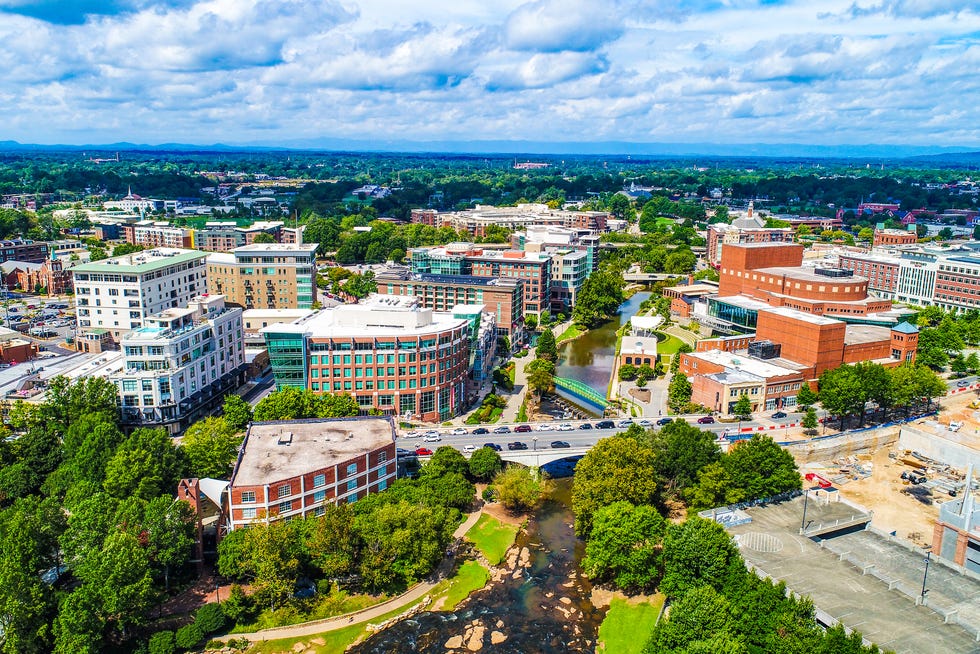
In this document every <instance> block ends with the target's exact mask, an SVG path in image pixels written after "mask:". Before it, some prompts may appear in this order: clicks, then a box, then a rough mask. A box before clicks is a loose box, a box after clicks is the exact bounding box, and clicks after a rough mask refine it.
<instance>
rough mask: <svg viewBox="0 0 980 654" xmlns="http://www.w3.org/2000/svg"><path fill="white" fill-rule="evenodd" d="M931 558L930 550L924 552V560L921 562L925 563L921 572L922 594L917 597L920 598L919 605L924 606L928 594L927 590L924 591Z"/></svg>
mask: <svg viewBox="0 0 980 654" xmlns="http://www.w3.org/2000/svg"><path fill="white" fill-rule="evenodd" d="M931 558H932V550H931V549H930V550H926V558H924V559H923V561H925V564H926V569H925V570H924V571H923V572H922V593H921V594H920V595H919V597H920V600H919V603H920V604H925V602H926V593H928V592H929V591H928V590H926V578H927V577H928V576H929V561H930V559H931Z"/></svg>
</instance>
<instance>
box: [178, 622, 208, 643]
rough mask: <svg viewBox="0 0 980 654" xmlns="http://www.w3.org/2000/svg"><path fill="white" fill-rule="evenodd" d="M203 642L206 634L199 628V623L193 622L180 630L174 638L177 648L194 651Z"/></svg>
mask: <svg viewBox="0 0 980 654" xmlns="http://www.w3.org/2000/svg"><path fill="white" fill-rule="evenodd" d="M202 640H204V632H203V631H202V630H201V628H200V627H199V626H197V623H193V622H192V623H191V624H185V625H184V626H183V627H181V628H180V629H178V630H177V634H176V636H175V637H174V642H175V643H177V646H178V647H182V648H184V649H194V648H195V647H196V646H197V644H198V643H200V642H201V641H202Z"/></svg>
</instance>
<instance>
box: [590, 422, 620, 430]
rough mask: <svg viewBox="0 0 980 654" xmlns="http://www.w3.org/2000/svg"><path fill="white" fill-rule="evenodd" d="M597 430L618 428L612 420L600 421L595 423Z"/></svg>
mask: <svg viewBox="0 0 980 654" xmlns="http://www.w3.org/2000/svg"><path fill="white" fill-rule="evenodd" d="M595 428H596V429H615V428H616V423H614V422H613V421H612V420H600V421H599V422H597V423H595Z"/></svg>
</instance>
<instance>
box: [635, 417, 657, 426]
mask: <svg viewBox="0 0 980 654" xmlns="http://www.w3.org/2000/svg"><path fill="white" fill-rule="evenodd" d="M636 424H638V425H639V426H641V427H653V420H647V419H646V418H643V419H642V420H637V421H636Z"/></svg>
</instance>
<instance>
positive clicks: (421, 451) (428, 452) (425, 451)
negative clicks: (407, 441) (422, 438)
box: [415, 447, 432, 456]
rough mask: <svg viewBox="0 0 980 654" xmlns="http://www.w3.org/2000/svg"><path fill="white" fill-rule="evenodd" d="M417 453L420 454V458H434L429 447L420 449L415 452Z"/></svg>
mask: <svg viewBox="0 0 980 654" xmlns="http://www.w3.org/2000/svg"><path fill="white" fill-rule="evenodd" d="M415 453H416V454H418V455H419V456H432V450H430V449H429V448H427V447H420V448H418V449H417V450H415Z"/></svg>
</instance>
